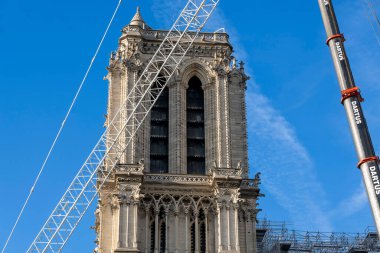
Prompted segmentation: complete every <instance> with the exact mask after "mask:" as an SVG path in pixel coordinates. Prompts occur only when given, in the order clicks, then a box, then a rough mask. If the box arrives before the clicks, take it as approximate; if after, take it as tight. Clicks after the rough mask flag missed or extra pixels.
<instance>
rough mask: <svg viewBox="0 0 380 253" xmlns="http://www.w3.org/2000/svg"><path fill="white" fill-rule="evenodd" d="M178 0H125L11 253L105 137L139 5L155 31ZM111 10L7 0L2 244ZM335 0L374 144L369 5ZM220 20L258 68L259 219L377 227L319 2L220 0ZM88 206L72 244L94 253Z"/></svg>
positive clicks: (253, 147)
mask: <svg viewBox="0 0 380 253" xmlns="http://www.w3.org/2000/svg"><path fill="white" fill-rule="evenodd" d="M184 2H185V1H184V0H182V1H180V0H172V1H167V0H156V1H153V0H145V1H137V0H129V1H128V0H124V2H123V4H122V6H121V9H120V12H119V14H118V16H117V17H116V20H115V23H114V24H113V26H112V27H111V30H110V34H109V36H108V37H107V39H106V41H105V43H104V46H103V48H102V50H101V52H100V55H99V57H98V58H97V59H96V62H95V65H94V68H93V70H92V72H91V74H90V76H89V78H88V80H87V82H86V84H85V87H84V90H83V92H82V94H81V96H80V97H79V100H78V103H77V104H76V106H75V108H74V110H73V113H72V115H71V117H70V118H69V120H68V123H67V126H66V128H65V130H64V132H63V134H62V138H61V139H60V141H59V143H58V145H57V147H56V149H55V151H54V153H53V155H52V157H51V160H50V161H49V163H48V165H47V168H46V171H45V173H44V174H43V176H42V177H41V181H40V184H39V185H38V187H37V189H36V191H35V194H34V195H33V198H32V200H31V202H30V204H29V206H28V208H27V210H26V212H25V215H24V216H23V218H22V220H21V223H20V226H19V227H18V229H17V231H16V233H15V235H14V239H13V240H12V242H11V243H10V245H9V250H8V251H7V252H23V251H26V249H27V247H28V246H29V244H30V242H31V241H32V240H33V238H34V236H35V235H36V233H37V232H38V230H39V229H40V227H41V225H42V224H43V223H44V222H45V220H46V218H47V217H48V215H49V214H50V212H51V211H52V209H53V207H54V206H55V204H56V203H57V201H58V200H59V199H60V197H61V195H62V193H63V192H64V190H65V189H66V187H67V186H68V184H69V182H70V181H71V180H72V178H73V176H74V175H75V174H76V172H77V170H78V169H79V167H80V166H81V164H82V163H83V161H84V160H85V157H86V156H87V155H88V153H89V152H90V150H91V148H92V147H93V145H94V144H95V143H96V141H97V140H98V138H99V137H100V135H101V133H102V132H103V130H104V129H103V123H104V117H103V115H104V114H105V113H106V98H107V82H106V81H103V76H105V75H106V73H107V72H106V69H105V67H106V66H107V63H108V56H109V53H110V52H111V51H112V50H114V49H116V47H117V39H118V37H119V36H120V30H121V28H122V27H123V26H124V25H126V24H127V23H128V22H129V21H130V19H131V17H132V16H133V14H134V12H135V9H136V6H137V5H140V6H141V12H142V15H143V17H144V18H145V20H146V21H147V23H148V24H149V25H150V26H151V27H153V28H162V29H167V28H169V26H170V24H171V23H172V21H173V20H174V18H175V17H176V15H177V13H178V11H179V8H181V6H182V5H183V4H184ZM116 4H117V1H116V0H107V1H101V0H93V1H77V0H76V1H74V0H66V1H47V0H40V1H26V0H2V1H1V2H0V13H1V15H0V55H1V61H0V98H1V99H0V132H1V134H2V137H1V145H0V149H1V152H0V154H1V161H2V162H1V171H2V176H1V179H2V180H1V183H0V194H1V197H2V199H1V205H0V217H1V222H0V245H1V246H2V245H3V243H4V241H5V238H6V237H7V235H8V233H9V231H10V228H11V226H12V225H13V222H14V221H15V219H16V216H17V213H18V212H19V210H20V208H21V205H22V203H23V201H24V199H25V198H26V196H27V194H28V191H29V189H30V186H31V184H32V181H33V180H34V177H35V176H36V174H37V171H38V169H39V167H40V166H41V163H42V161H43V159H44V157H45V155H46V153H47V151H48V148H49V146H50V144H51V142H52V139H53V138H54V136H55V134H56V132H57V130H58V128H59V126H60V124H61V122H62V119H63V117H64V114H65V112H66V110H67V109H68V106H69V103H70V102H71V99H72V98H73V96H74V93H75V91H76V89H77V87H78V85H79V82H80V80H81V78H82V76H83V74H84V72H85V69H86V68H87V66H88V64H89V62H90V59H91V57H92V55H93V53H94V51H95V49H96V46H97V43H98V41H99V40H100V37H101V35H102V33H103V31H104V29H105V27H106V24H107V22H108V20H109V18H110V16H111V14H112V11H113V9H114V8H115V6H116ZM334 4H335V9H336V12H337V14H338V18H339V21H340V24H341V29H342V31H343V32H344V33H345V36H346V38H347V43H346V46H347V51H348V54H349V58H350V60H351V63H352V68H353V72H354V75H355V77H356V82H357V84H358V85H359V86H360V88H361V89H362V92H363V96H364V97H365V99H366V102H365V103H364V110H365V114H366V117H367V121H368V124H369V128H370V131H371V133H372V137H373V142H374V145H375V149H376V150H377V151H378V152H380V131H379V129H380V117H379V116H380V112H379V103H378V101H379V99H378V96H379V93H380V83H379V81H378V77H379V74H380V69H379V66H380V64H379V63H380V50H379V49H380V47H379V45H378V44H377V42H376V38H375V36H374V33H373V32H372V30H371V27H370V25H369V22H368V19H367V16H366V15H367V14H366V11H367V10H366V9H365V6H364V4H363V1H361V0H350V1H347V0H335V1H334ZM378 12H379V10H378ZM220 27H224V28H225V29H226V31H227V32H228V33H229V34H230V36H231V42H232V43H233V45H234V47H235V55H236V56H237V57H238V58H239V59H243V60H244V61H245V62H246V67H247V71H248V72H249V75H250V76H251V80H250V81H249V82H248V94H247V100H248V102H247V103H248V111H249V122H248V126H249V149H250V152H249V155H250V169H251V172H252V175H253V174H254V173H256V172H257V171H261V172H262V178H263V184H262V192H263V193H265V194H266V197H265V198H263V199H261V200H260V208H262V209H263V211H262V212H261V214H260V217H262V218H263V217H266V218H268V219H270V220H276V221H286V222H288V223H291V224H294V226H295V227H296V228H299V229H304V230H305V229H311V230H320V231H349V232H360V231H363V230H364V229H365V228H366V227H367V226H368V225H372V224H373V221H372V217H371V213H370V210H369V206H368V202H367V199H366V195H365V193H364V192H363V186H362V183H361V174H360V172H359V171H358V170H357V169H356V168H355V164H356V163H357V158H356V154H355V152H354V147H353V143H352V140H351V136H350V133H349V129H348V124H347V121H346V118H345V112H344V109H343V107H342V106H341V105H340V103H339V99H340V98H339V88H338V85H337V81H336V76H335V72H334V70H333V65H332V61H331V57H330V54H329V51H328V48H327V47H326V45H325V44H324V41H325V37H326V36H325V32H324V28H323V26H322V21H321V18H320V13H319V9H318V5H317V0H313V1H305V0H293V1H280V0H273V1H258V0H254V1H251V0H250V1H248V0H245V1H227V0H221V4H220V6H219V7H218V11H217V13H216V15H214V17H213V18H212V20H210V24H209V26H208V27H207V29H208V30H210V31H215V30H217V29H218V28H220ZM93 211H94V209H91V210H90V211H89V213H88V214H87V216H86V218H85V219H84V220H83V222H82V224H81V225H80V227H79V229H78V230H77V231H76V232H75V233H74V235H73V237H72V238H71V240H70V242H69V243H68V245H67V248H66V249H65V252H92V249H93V247H94V244H93V240H94V238H95V235H94V233H93V231H92V230H90V229H89V227H90V226H91V225H93V220H94V219H93V217H94V216H93V214H92V213H93Z"/></svg>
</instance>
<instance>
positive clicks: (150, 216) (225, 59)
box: [95, 10, 260, 253]
mask: <svg viewBox="0 0 380 253" xmlns="http://www.w3.org/2000/svg"><path fill="white" fill-rule="evenodd" d="M166 34H167V31H163V30H154V29H152V28H150V27H149V26H148V25H147V24H146V23H145V22H144V20H143V18H142V17H141V14H140V12H139V10H137V13H136V14H135V16H134V17H133V19H132V21H131V22H130V24H129V25H127V26H126V27H124V28H123V30H122V35H121V37H120V39H119V46H118V49H117V51H116V52H114V53H112V54H111V58H110V62H109V66H108V68H107V69H108V75H107V80H108V81H109V95H108V109H107V111H108V112H107V114H108V117H107V118H108V119H111V118H112V117H113V115H114V114H115V113H116V112H117V110H118V108H119V107H120V105H121V103H122V101H123V100H124V99H125V97H126V96H127V94H128V93H129V92H130V91H131V90H132V88H133V85H134V84H135V82H136V80H137V78H138V77H139V74H140V73H141V71H142V70H143V69H144V67H145V66H146V64H147V62H148V61H149V60H150V58H151V57H152V55H153V54H154V52H155V50H156V49H157V48H158V46H159V45H160V43H161V42H162V39H163V38H164V37H165V35H166ZM231 54H232V46H231V44H230V43H229V41H228V35H227V34H225V33H201V34H200V36H198V37H197V38H196V40H195V41H194V44H193V46H192V48H191V49H190V50H189V51H188V54H187V55H186V57H185V58H184V60H183V62H182V63H181V65H180V66H179V68H178V69H177V71H176V73H175V75H174V76H173V77H172V78H171V79H170V80H160V81H164V82H167V86H166V88H165V90H164V91H163V92H162V93H161V95H160V97H159V99H158V101H157V102H156V104H155V105H154V107H153V108H152V110H151V111H150V114H149V116H148V117H147V118H146V119H145V122H144V125H143V127H141V128H140V130H139V131H138V132H137V134H136V136H135V138H134V139H133V141H132V143H130V144H129V145H128V147H127V149H126V152H125V156H124V157H123V158H122V159H121V160H120V164H119V165H118V166H117V168H116V171H115V172H114V174H113V175H112V177H111V178H110V179H109V180H108V181H107V182H106V183H105V184H104V185H103V187H102V188H101V189H100V194H99V195H100V196H99V203H98V208H97V210H96V226H95V229H96V232H97V244H98V246H97V251H98V252H101V253H114V252H115V253H116V252H145V253H161V252H162V253H190V252H194V253H206V252H207V253H213V252H239V253H240V252H241V253H252V252H256V250H255V248H256V245H255V244H256V228H255V225H256V215H257V212H258V209H257V208H256V206H257V203H256V201H257V198H258V197H259V195H260V191H259V187H258V186H259V181H260V180H259V177H258V175H257V176H256V177H255V179H249V178H248V175H249V173H248V155H247V129H246V112H245V90H246V81H247V80H248V77H247V76H246V74H245V72H244V65H243V63H240V64H237V63H236V61H235V59H234V57H233V56H232V55H231ZM107 124H108V122H107V121H106V125H107Z"/></svg>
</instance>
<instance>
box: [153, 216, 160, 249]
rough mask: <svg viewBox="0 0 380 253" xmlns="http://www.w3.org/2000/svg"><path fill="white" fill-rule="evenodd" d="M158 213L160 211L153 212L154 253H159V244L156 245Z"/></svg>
mask: <svg viewBox="0 0 380 253" xmlns="http://www.w3.org/2000/svg"><path fill="white" fill-rule="evenodd" d="M159 213H160V209H156V210H155V218H154V232H155V233H154V236H155V239H154V253H159V244H158V241H159V237H158V231H159V230H158V226H159V224H158V215H159Z"/></svg>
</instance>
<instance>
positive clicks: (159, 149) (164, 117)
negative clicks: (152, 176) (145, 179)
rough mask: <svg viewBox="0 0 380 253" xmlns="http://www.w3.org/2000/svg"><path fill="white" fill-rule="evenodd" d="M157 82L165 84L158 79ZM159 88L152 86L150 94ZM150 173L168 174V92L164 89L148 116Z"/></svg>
mask: <svg viewBox="0 0 380 253" xmlns="http://www.w3.org/2000/svg"><path fill="white" fill-rule="evenodd" d="M157 82H165V80H162V79H161V80H160V79H158V80H157ZM157 86H160V83H156V84H154V86H153V87H152V92H154V90H155V89H156V88H157ZM150 115H151V116H150V172H153V173H168V160H169V159H168V153H169V147H168V146H169V145H168V144H169V138H168V128H169V90H168V88H167V87H166V88H165V89H164V90H163V91H162V93H161V95H160V96H159V97H158V99H157V101H156V103H155V104H154V106H153V108H152V110H151V114H150Z"/></svg>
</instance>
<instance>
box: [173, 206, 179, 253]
mask: <svg viewBox="0 0 380 253" xmlns="http://www.w3.org/2000/svg"><path fill="white" fill-rule="evenodd" d="M178 214H179V213H178V210H176V211H175V213H174V219H175V225H174V226H175V228H174V229H175V230H174V241H175V249H174V252H175V253H178V241H179V236H178Z"/></svg>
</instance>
